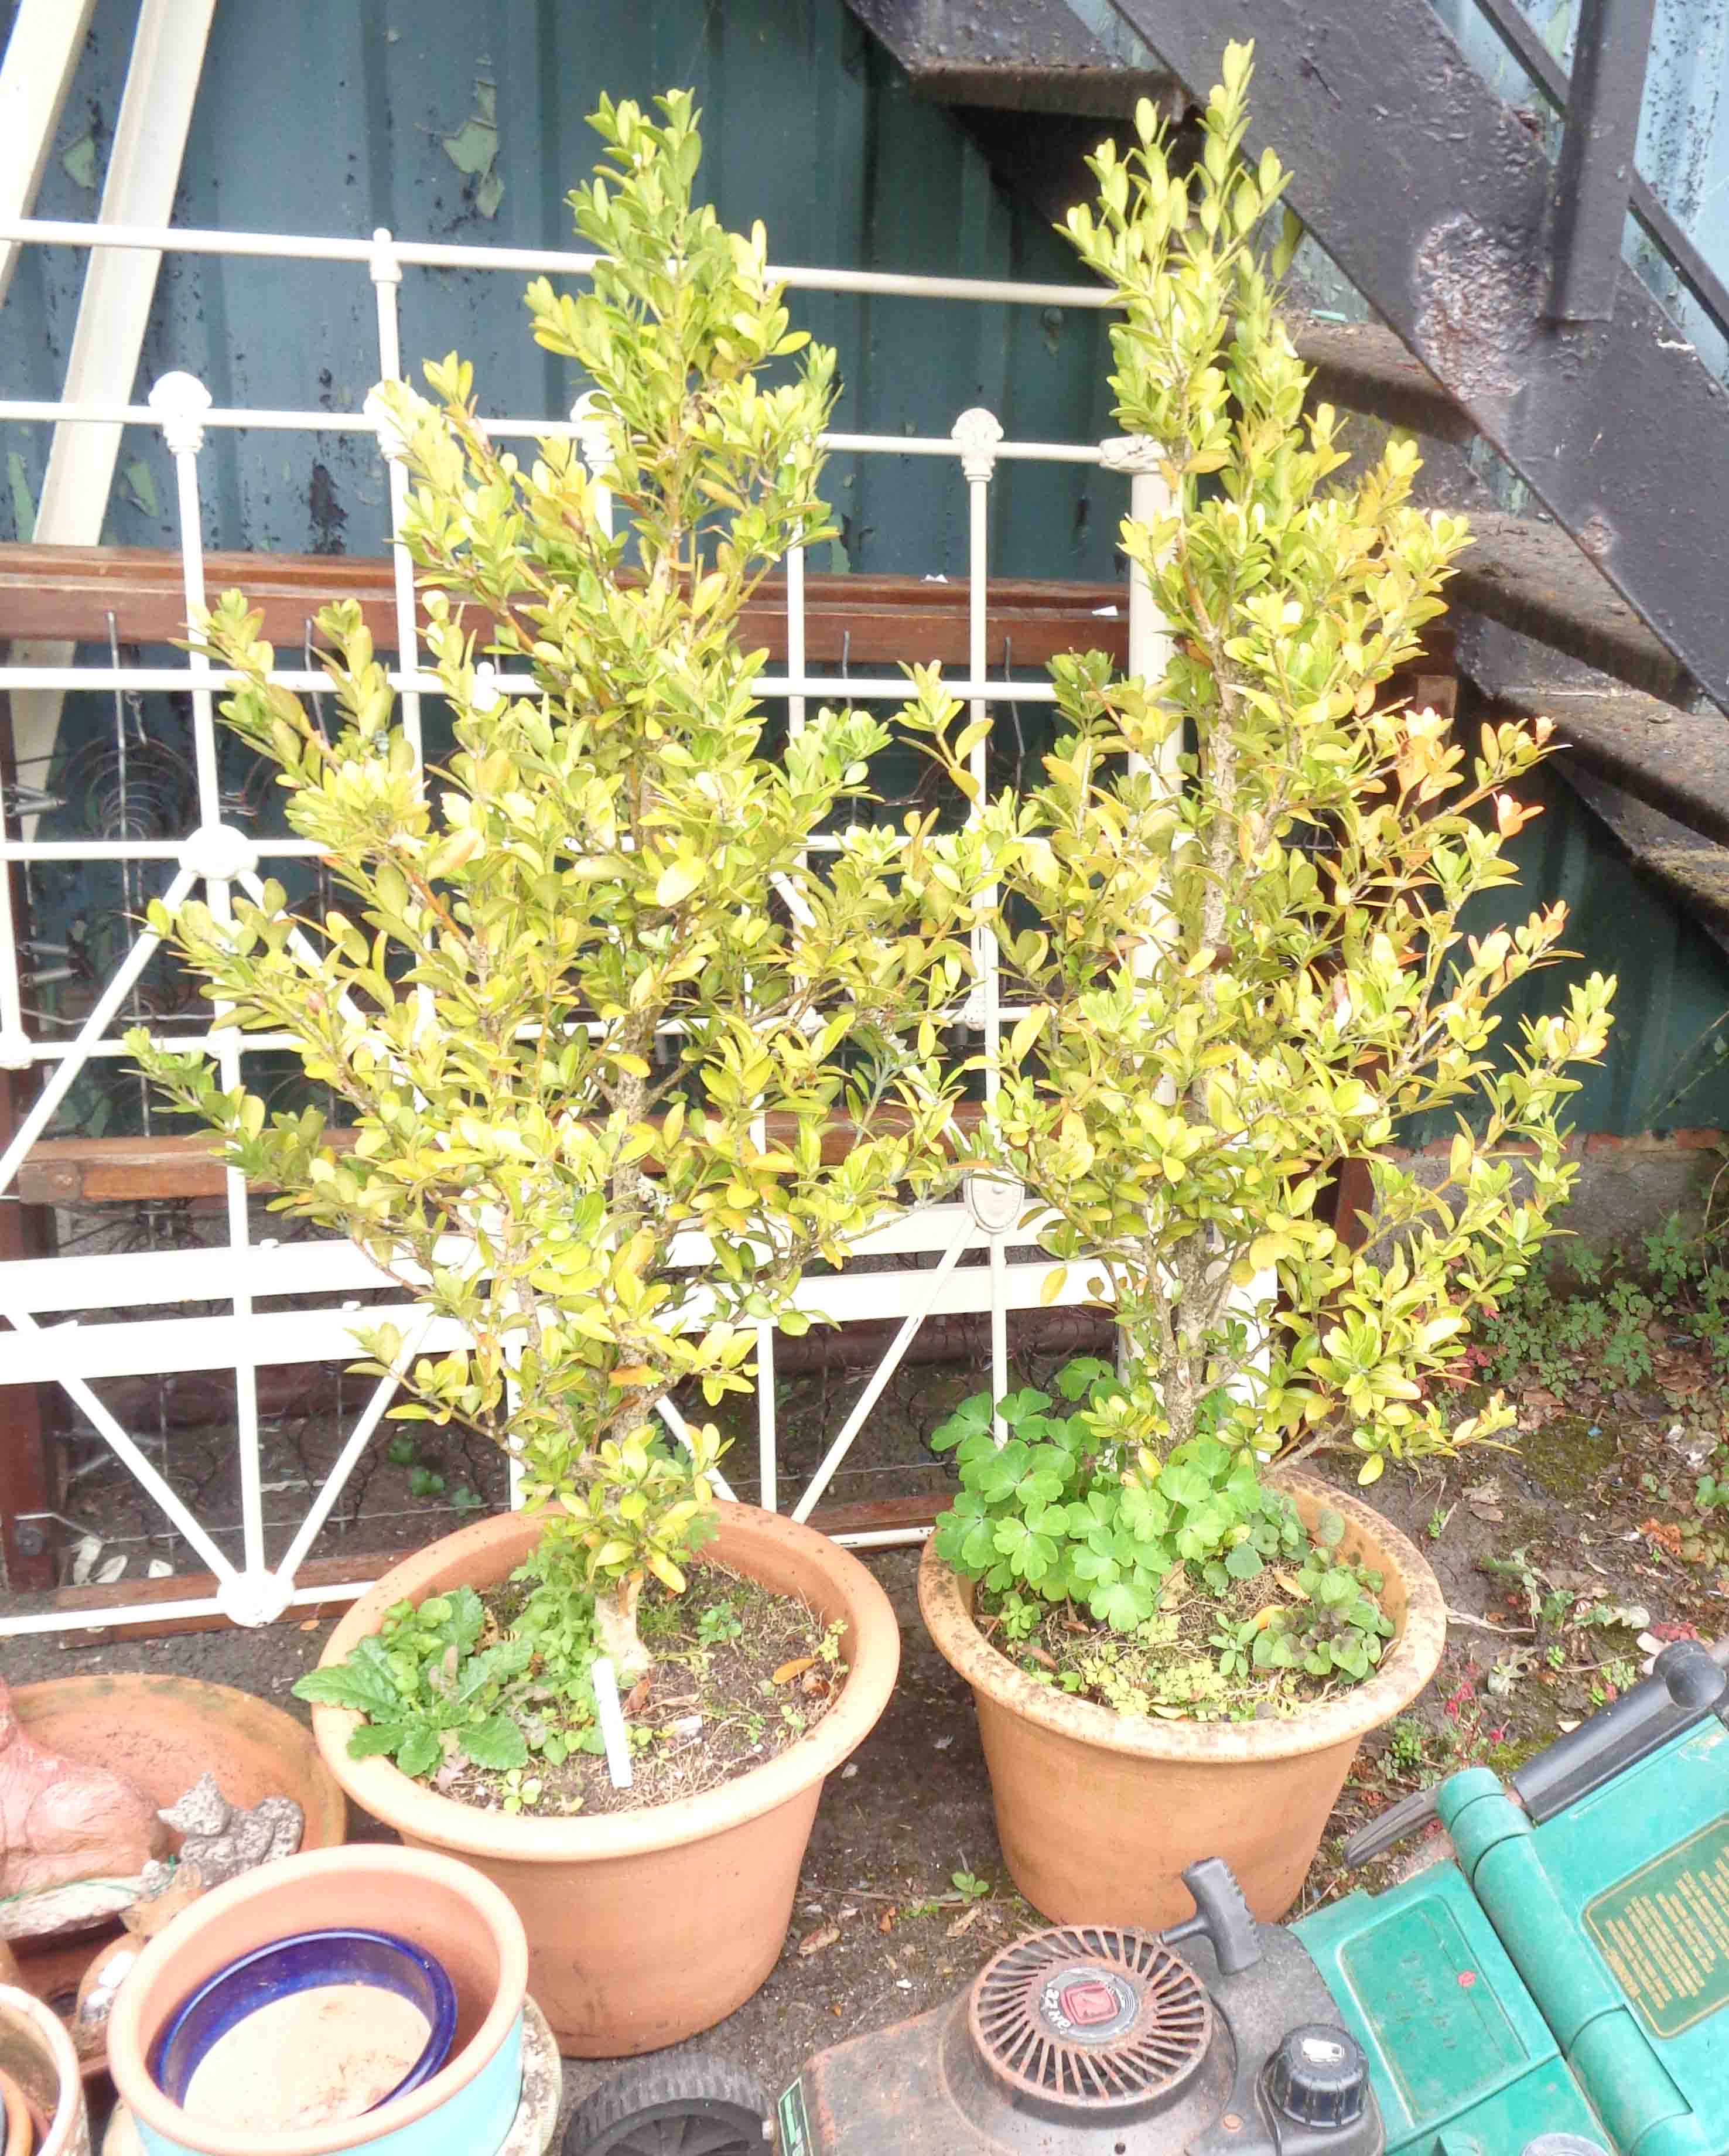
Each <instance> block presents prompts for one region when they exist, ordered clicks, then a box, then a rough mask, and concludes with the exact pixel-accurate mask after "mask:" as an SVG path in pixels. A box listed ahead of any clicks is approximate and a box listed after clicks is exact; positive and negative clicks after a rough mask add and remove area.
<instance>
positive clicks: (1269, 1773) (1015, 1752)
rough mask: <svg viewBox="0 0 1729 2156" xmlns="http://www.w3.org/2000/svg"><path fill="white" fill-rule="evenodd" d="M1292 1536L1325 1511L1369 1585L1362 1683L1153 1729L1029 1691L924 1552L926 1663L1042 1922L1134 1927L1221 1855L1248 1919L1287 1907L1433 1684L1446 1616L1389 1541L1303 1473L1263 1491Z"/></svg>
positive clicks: (1357, 1505)
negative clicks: (972, 1741)
mask: <svg viewBox="0 0 1729 2156" xmlns="http://www.w3.org/2000/svg"><path fill="white" fill-rule="evenodd" d="M1276 1480H1277V1481H1278V1483H1279V1486H1280V1488H1282V1489H1284V1490H1286V1491H1289V1492H1290V1496H1291V1497H1292V1498H1293V1499H1294V1500H1295V1504H1296V1507H1297V1510H1298V1512H1300V1513H1301V1515H1302V1517H1303V1520H1304V1522H1305V1523H1306V1525H1308V1526H1311V1527H1312V1526H1313V1524H1314V1522H1315V1520H1316V1517H1317V1516H1318V1515H1319V1514H1320V1513H1321V1512H1322V1511H1323V1510H1325V1509H1327V1508H1329V1507H1330V1508H1331V1510H1332V1511H1334V1512H1337V1513H1339V1514H1341V1515H1342V1517H1343V1519H1344V1522H1345V1536H1344V1541H1343V1543H1342V1549H1343V1551H1344V1553H1345V1554H1346V1555H1347V1557H1352V1558H1357V1560H1358V1561H1359V1562H1360V1563H1364V1564H1367V1565H1369V1566H1372V1567H1373V1568H1375V1569H1376V1570H1378V1571H1379V1572H1381V1573H1383V1574H1384V1575H1385V1578H1386V1583H1387V1584H1386V1587H1385V1589H1384V1591H1383V1594H1382V1598H1381V1599H1382V1606H1383V1609H1385V1611H1386V1613H1387V1614H1388V1616H1389V1617H1390V1618H1391V1619H1392V1620H1393V1627H1394V1633H1393V1639H1392V1640H1390V1641H1389V1642H1388V1644H1387V1646H1386V1649H1385V1651H1384V1652H1383V1655H1382V1658H1381V1661H1380V1662H1379V1663H1378V1666H1377V1667H1376V1669H1375V1671H1374V1672H1373V1674H1372V1676H1369V1677H1367V1679H1365V1681H1363V1682H1362V1683H1361V1684H1359V1685H1356V1686H1352V1689H1351V1690H1350V1691H1347V1692H1346V1693H1344V1694H1342V1696H1341V1697H1339V1698H1337V1699H1336V1700H1331V1701H1329V1702H1327V1703H1326V1705H1324V1706H1320V1707H1314V1708H1312V1709H1308V1710H1306V1711H1305V1712H1302V1713H1300V1714H1297V1715H1295V1716H1293V1717H1290V1719H1289V1720H1281V1721H1276V1722H1272V1721H1270V1722H1163V1721H1158V1720H1155V1719H1152V1718H1150V1717H1144V1716H1139V1715H1133V1716H1131V1715H1121V1714H1117V1713H1115V1712H1112V1710H1111V1708H1109V1707H1100V1706H1097V1705H1095V1703H1094V1702H1092V1701H1090V1700H1082V1699H1075V1698H1073V1697H1070V1695H1069V1694H1067V1693H1065V1692H1059V1691H1055V1690H1054V1688H1052V1687H1050V1686H1045V1685H1041V1684H1039V1683H1037V1682H1035V1681H1034V1679H1033V1678H1032V1677H1030V1676H1027V1675H1026V1674H1025V1673H1024V1671H1020V1670H1018V1669H1017V1668H1016V1667H1015V1666H1014V1665H1013V1663H1012V1662H1010V1661H1008V1659H1007V1657H1006V1656H1005V1655H1002V1654H999V1653H998V1650H997V1649H996V1648H995V1647H993V1645H991V1644H990V1642H989V1641H988V1640H987V1639H986V1638H985V1637H984V1635H983V1633H981V1632H980V1631H979V1630H978V1628H977V1625H975V1624H974V1623H973V1621H972V1585H971V1583H970V1582H968V1581H966V1580H963V1579H962V1578H960V1577H959V1576H958V1575H957V1573H955V1572H953V1571H952V1569H951V1568H949V1567H948V1566H947V1564H945V1563H943V1561H942V1560H941V1558H939V1557H938V1556H937V1555H936V1551H935V1549H934V1548H931V1547H928V1546H927V1547H926V1552H925V1557H924V1561H923V1563H922V1564H921V1567H920V1569H919V1610H920V1614H921V1615H922V1616H923V1618H924V1620H925V1625H926V1630H928V1632H929V1633H930V1635H931V1640H933V1641H934V1643H935V1644H936V1649H937V1651H938V1652H939V1653H940V1654H941V1655H942V1656H943V1657H944V1658H945V1660H947V1661H949V1662H950V1663H952V1665H953V1666H954V1667H955V1668H956V1669H957V1671H959V1672H960V1674H961V1675H962V1676H963V1677H965V1678H966V1680H967V1683H968V1684H969V1685H971V1686H972V1696H973V1701H974V1704H975V1705H976V1706H977V1710H978V1732H979V1736H980V1738H981V1739H982V1740H983V1744H984V1754H985V1762H986V1764H987V1765H988V1768H989V1769H990V1776H991V1796H992V1800H993V1803H994V1804H995V1807H996V1813H997V1832H998V1838H999V1840H1001V1842H1002V1845H1003V1860H1004V1861H1005V1862H1006V1863H1007V1865H1008V1870H1009V1873H1010V1875H1011V1876H1012V1877H1013V1881H1014V1883H1015V1885H1016V1886H1018V1887H1019V1889H1020V1891H1021V1892H1022V1893H1023V1894H1024V1895H1025V1897H1027V1899H1028V1901H1029V1902H1031V1903H1032V1904H1033V1907H1034V1908H1035V1909H1039V1910H1042V1911H1043V1912H1044V1914H1045V1915H1046V1916H1047V1917H1051V1918H1052V1919H1053V1920H1054V1922H1058V1923H1065V1924H1071V1923H1112V1924H1137V1925H1140V1926H1142V1927H1143V1928H1146V1929H1147V1930H1150V1931H1157V1930H1160V1929H1162V1928H1163V1927H1164V1926H1165V1925H1167V1924H1172V1923H1175V1922H1177V1920H1178V1918H1179V1917H1186V1916H1188V1915H1189V1914H1190V1913H1191V1912H1192V1910H1193V1902H1191V1901H1190V1899H1189V1896H1188V1889H1187V1888H1186V1887H1185V1886H1183V1881H1182V1877H1181V1876H1180V1875H1181V1873H1182V1871H1183V1866H1185V1865H1188V1864H1193V1863H1194V1862H1196V1861H1197V1860H1198V1859H1199V1858H1201V1857H1203V1856H1222V1857H1224V1860H1225V1861H1226V1862H1227V1863H1228V1864H1229V1866H1230V1867H1231V1869H1232V1871H1234V1872H1235V1874H1236V1875H1237V1878H1238V1881H1239V1883H1240V1885H1241V1886H1242V1888H1243V1891H1244V1893H1245V1894H1246V1895H1247V1896H1248V1897H1249V1907H1250V1908H1252V1909H1253V1910H1254V1913H1255V1915H1256V1916H1257V1917H1260V1918H1261V1919H1262V1920H1263V1921H1264V1922H1269V1923H1270V1922H1275V1920H1276V1919H1277V1918H1279V1917H1282V1916H1283V1915H1284V1914H1285V1911H1286V1910H1287V1909H1289V1908H1290V1905H1291V1903H1292V1902H1294V1901H1295V1899H1296V1897H1297V1894H1298V1892H1300V1890H1301V1886H1302V1883H1303V1880H1304V1876H1305V1875H1306V1873H1307V1871H1308V1869H1309V1866H1310V1864H1311V1861H1313V1859H1314V1856H1315V1852H1316V1850H1317V1849H1318V1848H1319V1847H1320V1845H1321V1835H1322V1834H1323V1832H1324V1831H1325V1830H1326V1820H1327V1815H1328V1814H1329V1813H1330V1812H1331V1809H1332V1808H1333V1805H1334V1804H1335V1803H1336V1802H1337V1799H1338V1794H1339V1791H1340V1790H1341V1789H1342V1788H1343V1787H1344V1784H1345V1777H1346V1775H1347V1774H1348V1773H1349V1772H1350V1770H1351V1763H1352V1760H1353V1759H1355V1758H1356V1757H1357V1747H1358V1746H1359V1745H1360V1744H1361V1743H1362V1740H1363V1738H1365V1737H1366V1736H1367V1734H1368V1732H1370V1730H1372V1729H1378V1728H1379V1727H1381V1726H1382V1725H1383V1723H1384V1722H1390V1721H1391V1720H1392V1719H1393V1716H1394V1715H1396V1714H1398V1713H1400V1712H1403V1709H1404V1708H1405V1707H1408V1706H1409V1705H1410V1703H1411V1702H1412V1701H1413V1699H1414V1698H1415V1697H1417V1695H1418V1693H1419V1691H1422V1689H1423V1687H1424V1686H1425V1685H1426V1684H1427V1683H1428V1682H1429V1679H1430V1678H1431V1677H1432V1676H1434V1672H1435V1667H1436V1665H1437V1664H1438V1663H1439V1661H1440V1658H1441V1650H1442V1648H1443V1646H1444V1645H1445V1644H1446V1637H1447V1613H1446V1604H1445V1603H1444V1600H1443V1599H1442V1595H1441V1590H1440V1589H1439V1585H1438V1584H1436V1581H1435V1577H1434V1573H1432V1572H1431V1571H1430V1570H1429V1567H1428V1565H1427V1564H1425V1563H1424V1561H1423V1558H1422V1557H1421V1556H1420V1554H1419V1552H1418V1551H1417V1549H1416V1548H1415V1547H1414V1546H1413V1544H1412V1543H1410V1542H1409V1541H1408V1540H1407V1538H1406V1537H1404V1536H1403V1535H1402V1534H1401V1533H1400V1532H1398V1528H1396V1527H1393V1526H1392V1525H1391V1524H1390V1523H1389V1522H1387V1521H1385V1520H1383V1519H1382V1518H1381V1517H1380V1516H1379V1514H1378V1513H1376V1512H1371V1511H1370V1509H1369V1507H1367V1505H1365V1504H1362V1503H1361V1502H1360V1501H1358V1500H1357V1499H1356V1498H1354V1497H1351V1496H1347V1495H1345V1494H1344V1493H1343V1492H1342V1491H1337V1490H1334V1489H1332V1488H1331V1487H1329V1486H1328V1485H1326V1483H1323V1482H1321V1481H1316V1480H1315V1479H1314V1478H1313V1477H1311V1476H1306V1475H1301V1474H1295V1473H1287V1474H1285V1475H1282V1476H1278V1477H1277V1478H1276Z"/></svg>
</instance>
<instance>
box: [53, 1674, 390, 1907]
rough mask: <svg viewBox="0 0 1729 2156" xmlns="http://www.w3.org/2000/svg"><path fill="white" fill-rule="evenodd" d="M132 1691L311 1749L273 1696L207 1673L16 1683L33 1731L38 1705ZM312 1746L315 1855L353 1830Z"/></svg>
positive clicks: (309, 1821)
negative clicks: (269, 1697)
mask: <svg viewBox="0 0 1729 2156" xmlns="http://www.w3.org/2000/svg"><path fill="white" fill-rule="evenodd" d="M129 1696H130V1697H133V1698H137V1699H142V1700H151V1699H159V1700H160V1701H161V1702H162V1704H163V1706H164V1707H165V1708H167V1709H172V1707H173V1705H174V1703H175V1702H176V1701H180V1702H184V1703H186V1704H187V1705H190V1706H191V1707H194V1708H197V1709H198V1710H200V1712H202V1713H203V1717H204V1719H205V1720H206V1721H208V1722H209V1724H210V1725H211V1727H213V1728H219V1727H220V1726H221V1724H222V1722H223V1721H224V1720H227V1721H229V1722H239V1724H240V1726H241V1727H242V1728H244V1730H246V1731H247V1732H249V1733H250V1734H251V1735H252V1736H254V1738H256V1739H257V1740H258V1741H259V1743H269V1742H270V1741H272V1740H273V1738H276V1737H278V1736H279V1735H280V1734H284V1733H285V1734H286V1735H288V1736H289V1737H290V1738H292V1739H293V1741H294V1743H295V1746H296V1748H306V1731H305V1726H304V1724H302V1723H301V1722H297V1721H295V1717H293V1716H292V1715H291V1714H285V1712H283V1710H282V1709H281V1708H280V1707H273V1706H272V1705H271V1704H270V1702H269V1700H267V1699H260V1698H259V1697H258V1696H257V1694H256V1693H254V1692H249V1691H241V1690H240V1689H239V1686H237V1685H224V1684H211V1683H209V1682H208V1681H207V1680H206V1679H204V1678H203V1677H183V1676H177V1675H173V1674H166V1675H165V1674H162V1673H153V1672H151V1671H145V1670H112V1671H90V1672H87V1673H86V1674H85V1675H84V1676H69V1677H44V1678H41V1679H39V1680H38V1681H37V1682H36V1683H34V1684H22V1685H14V1686H13V1687H12V1704H13V1709H14V1711H15V1712H16V1713H17V1715H18V1720H19V1721H20V1722H22V1723H23V1726H24V1728H25V1731H26V1732H27V1733H28V1730H29V1727H30V1710H31V1708H32V1707H34V1706H46V1705H48V1704H49V1702H59V1703H60V1704H62V1705H63V1706H64V1705H71V1706H74V1707H75V1706H76V1704H77V1702H78V1701H79V1700H80V1698H85V1699H90V1700H96V1699H106V1698H110V1697H120V1698H126V1697H129ZM308 1749H310V1754H311V1756H310V1763H309V1764H310V1774H309V1777H308V1784H309V1786H308V1788H307V1789H306V1790H305V1791H303V1792H301V1793H300V1795H297V1796H296V1798H295V1802H296V1803H303V1799H304V1798H305V1796H307V1795H310V1794H312V1793H313V1792H314V1791H316V1797H317V1809H316V1816H315V1815H314V1813H313V1811H312V1809H311V1808H310V1806H305V1805H304V1804H303V1809H305V1812H306V1817H305V1825H304V1827H303V1830H302V1834H303V1838H302V1840H301V1845H300V1846H301V1850H302V1851H303V1852H304V1853H305V1854H307V1855H310V1854H311V1850H312V1848H320V1849H332V1848H337V1847H340V1846H341V1843H342V1842H343V1841H344V1840H346V1836H347V1833H348V1805H347V1800H346V1798H345V1797H344V1795H343V1794H342V1789H341V1781H340V1779H339V1778H337V1777H336V1776H333V1775H332V1774H331V1770H330V1765H329V1762H328V1761H327V1760H326V1759H325V1758H324V1757H323V1755H322V1753H321V1752H320V1751H319V1749H318V1748H317V1746H316V1745H313V1746H311V1747H310V1748H308ZM311 1835H316V1836H317V1837H318V1840H316V1842H314V1843H313V1844H312V1845H311V1847H310V1848H309V1846H308V1843H307V1840H306V1838H305V1837H308V1836H311ZM116 1936H118V1934H116Z"/></svg>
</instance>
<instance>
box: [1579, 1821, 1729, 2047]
mask: <svg viewBox="0 0 1729 2156" xmlns="http://www.w3.org/2000/svg"><path fill="white" fill-rule="evenodd" d="M1584 1924H1585V1929H1586V1931H1587V1932H1588V1933H1589V1934H1590V1936H1591V1938H1592V1939H1593V1941H1594V1942H1595V1943H1596V1945H1597V1947H1598V1950H1599V1952H1600V1953H1602V1955H1603V1959H1604V1960H1605V1961H1606V1962H1607V1963H1608V1965H1609V1967H1610V1969H1613V1970H1614V1974H1615V1976H1616V1978H1617V1979H1619V1983H1620V1985H1621V1988H1622V1989H1623V1990H1624V1992H1625V1993H1626V1994H1627V1996H1628V1998H1629V1999H1630V2000H1631V2001H1632V2003H1633V2005H1634V2008H1635V2010H1637V2012H1638V2014H1639V2018H1640V2020H1643V2021H1644V2025H1645V2026H1646V2027H1647V2028H1648V2029H1649V2030H1650V2032H1651V2034H1652V2035H1654V2036H1679V2035H1680V2034H1681V2032H1682V2031H1683V2030H1686V2029H1691V2027H1692V2026H1693V2025H1694V2024H1695V2023H1696V2022H1698V2021H1702V2020H1705V2018H1706V2015H1710V2014H1715V2013H1716V2010H1717V2009H1718V2008H1719V2007H1720V2006H1724V2005H1729V1816H1726V1817H1725V1818H1722V1819H1720V1820H1712V1822H1711V1825H1709V1826H1706V1827H1701V1829H1700V1830H1699V1831H1698V1833H1697V1834H1696V1835H1690V1836H1689V1837H1688V1839H1687V1840H1685V1841H1684V1842H1682V1843H1681V1844H1680V1847H1679V1848H1676V1849H1671V1850H1670V1851H1667V1852H1666V1853H1665V1855H1663V1856H1658V1857H1654V1858H1653V1859H1652V1861H1650V1863H1649V1864H1645V1865H1642V1866H1640V1867H1639V1870H1638V1871H1634V1872H1633V1873H1630V1874H1629V1876H1628V1877H1627V1878H1625V1879H1623V1880H1620V1881H1617V1883H1616V1884H1615V1885H1614V1886H1610V1887H1608V1888H1607V1889H1606V1890H1605V1891H1604V1892H1603V1893H1601V1894H1599V1895H1598V1897H1596V1899H1595V1900H1594V1901H1591V1902H1587V1903H1586V1904H1585V1912H1584Z"/></svg>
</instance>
